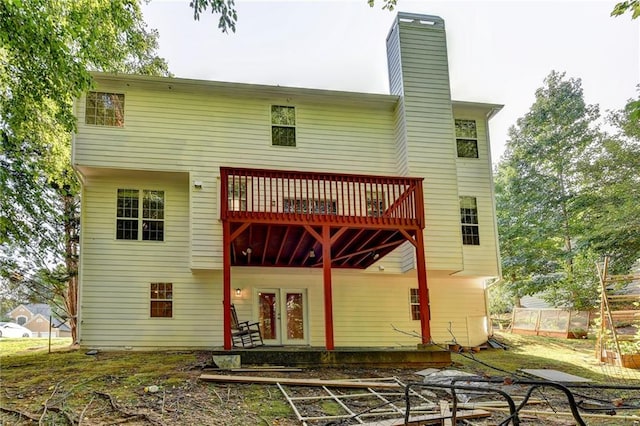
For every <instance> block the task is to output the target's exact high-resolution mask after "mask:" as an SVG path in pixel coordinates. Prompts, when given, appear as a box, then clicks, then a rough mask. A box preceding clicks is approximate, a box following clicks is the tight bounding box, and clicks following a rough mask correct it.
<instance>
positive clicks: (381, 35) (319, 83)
mask: <svg viewBox="0 0 640 426" xmlns="http://www.w3.org/2000/svg"><path fill="white" fill-rule="evenodd" d="M615 3H616V1H607V0H597V1H596V0H594V1H586V0H581V1H577V0H555V1H541V0H529V1H523V0H509V1H507V0H503V1H483V0H475V1H458V0H449V1H429V0H422V1H405V0H398V3H397V7H396V10H395V11H393V12H389V11H387V10H382V5H383V2H382V0H376V4H375V6H374V7H373V8H371V7H369V6H368V4H367V0H340V1H338V0H332V1H330V0H314V1H311V0H290V1H279V2H276V1H267V0H236V9H237V12H238V22H237V29H236V32H235V33H233V32H230V33H229V34H224V33H222V32H221V31H220V30H219V29H218V26H217V25H218V21H217V17H215V16H213V15H211V14H210V13H209V12H207V13H206V14H205V15H204V16H202V17H201V19H200V20H199V21H194V19H193V11H192V9H191V8H190V7H189V0H179V1H178V0H173V1H169V0H153V1H151V2H150V3H148V4H147V5H144V6H143V13H144V17H145V21H146V22H147V24H148V25H149V27H150V28H155V29H157V30H158V32H159V34H160V48H159V54H160V56H162V57H164V58H165V59H166V60H167V62H168V63H169V69H170V71H171V72H172V73H173V74H174V75H175V76H176V77H181V78H194V79H202V80H215V81H229V82H239V83H254V84H268V85H280V86H292V87H308V88H317V89H329V90H345V91H355V92H367V93H389V83H388V77H387V59H386V44H385V40H386V37H387V34H388V32H389V29H390V28H391V25H392V23H393V20H394V18H395V15H396V12H397V11H402V12H410V13H422V14H428V15H437V16H440V17H442V18H443V19H444V20H445V26H446V31H447V47H448V55H449V73H450V81H451V94H452V98H453V99H455V100H460V101H473V102H486V103H496V104H503V105H504V108H503V110H502V111H501V112H500V113H499V114H498V115H496V116H495V117H494V118H493V119H492V120H491V122H490V135H491V145H492V149H491V151H492V159H493V162H494V163H497V162H498V161H499V159H500V157H501V155H502V153H503V151H504V144H505V142H506V141H507V138H508V133H507V132H508V129H509V127H510V126H512V125H514V124H515V123H516V120H517V119H518V118H519V117H522V116H523V115H525V114H526V113H527V111H529V108H530V107H531V105H532V103H533V102H534V100H535V91H536V89H537V88H540V87H542V85H543V82H544V79H545V77H546V76H547V75H548V74H549V73H550V72H551V71H552V70H556V71H560V72H566V76H567V78H580V79H581V80H582V87H583V90H584V98H585V101H586V102H587V103H589V104H597V105H599V106H600V111H601V112H602V113H603V115H604V114H606V111H607V110H615V109H621V108H623V107H624V105H625V103H626V101H627V100H628V99H630V98H632V97H637V95H638V94H639V92H638V89H637V86H638V84H640V18H639V19H636V20H632V19H631V16H630V14H627V15H624V16H620V17H611V16H610V13H611V10H612V9H613V7H614V5H615Z"/></svg>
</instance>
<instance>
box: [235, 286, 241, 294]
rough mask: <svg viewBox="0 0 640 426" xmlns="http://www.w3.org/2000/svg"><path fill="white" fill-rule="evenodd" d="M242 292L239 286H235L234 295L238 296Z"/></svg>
mask: <svg viewBox="0 0 640 426" xmlns="http://www.w3.org/2000/svg"><path fill="white" fill-rule="evenodd" d="M241 294H242V289H241V288H240V287H238V288H236V296H240V295H241Z"/></svg>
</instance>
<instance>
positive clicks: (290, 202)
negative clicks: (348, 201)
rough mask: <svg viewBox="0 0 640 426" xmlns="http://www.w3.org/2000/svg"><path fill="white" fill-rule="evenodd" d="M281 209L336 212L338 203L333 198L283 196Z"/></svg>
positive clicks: (293, 211)
mask: <svg viewBox="0 0 640 426" xmlns="http://www.w3.org/2000/svg"><path fill="white" fill-rule="evenodd" d="M283 211H284V212H285V213H314V214H337V213H338V203H337V202H336V201H335V200H321V199H315V200H308V199H306V198H305V199H299V198H296V199H293V198H285V199H284V200H283Z"/></svg>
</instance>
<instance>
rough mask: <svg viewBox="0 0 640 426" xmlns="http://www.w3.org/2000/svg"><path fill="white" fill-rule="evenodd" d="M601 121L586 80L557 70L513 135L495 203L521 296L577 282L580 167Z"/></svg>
mask: <svg viewBox="0 0 640 426" xmlns="http://www.w3.org/2000/svg"><path fill="white" fill-rule="evenodd" d="M597 117H598V109H597V107H595V106H590V105H587V104H586V103H585V102H584V99H583V93H582V84H581V81H580V80H579V79H572V78H569V79H567V78H565V74H564V73H558V72H555V71H554V72H551V74H549V76H547V78H546V79H545V81H544V86H543V87H541V88H539V89H538V90H537V91H536V94H535V102H534V104H533V105H532V106H531V108H530V110H529V112H528V113H527V114H526V115H525V116H524V117H522V118H520V119H518V121H517V124H516V126H513V127H512V128H511V129H510V130H509V140H508V142H507V145H506V151H505V154H504V157H503V159H502V161H501V162H500V164H499V166H498V173H497V177H496V181H497V182H496V203H497V214H498V227H499V231H500V238H501V251H502V259H503V262H504V263H503V265H504V269H503V270H504V273H505V276H506V278H507V280H508V282H509V283H510V285H511V288H512V291H513V292H514V293H515V294H516V295H518V296H522V295H525V294H534V293H537V292H539V291H542V290H543V289H548V288H550V287H554V286H560V287H562V286H563V285H564V284H566V283H567V282H568V281H570V280H571V279H572V277H573V275H574V258H575V256H576V252H577V250H578V248H577V247H576V246H575V244H576V241H577V237H578V236H579V230H580V228H581V219H580V212H579V210H578V209H577V207H576V200H577V198H578V195H579V193H580V184H581V178H580V173H579V167H580V164H581V163H582V161H584V153H585V152H586V150H587V148H588V147H589V146H591V145H592V144H593V143H594V142H595V141H596V140H597V135H598V134H597V132H596V131H595V130H594V129H593V128H592V126H591V123H592V122H593V121H594V120H595V119H596V118H597ZM558 302H559V303H563V302H564V303H567V302H570V303H573V301H571V300H566V299H565V300H563V301H562V302H561V301H558Z"/></svg>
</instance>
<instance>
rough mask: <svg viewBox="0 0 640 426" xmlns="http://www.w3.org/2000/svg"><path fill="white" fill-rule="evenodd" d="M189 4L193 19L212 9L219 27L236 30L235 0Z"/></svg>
mask: <svg viewBox="0 0 640 426" xmlns="http://www.w3.org/2000/svg"><path fill="white" fill-rule="evenodd" d="M397 2H398V0H383V2H382V3H383V4H382V9H384V10H389V11H392V10H394V9H395V7H396V4H397ZM367 3H368V4H369V6H370V7H374V6H375V0H367ZM189 6H190V7H191V8H192V9H193V19H195V20H196V21H198V20H200V16H201V15H202V14H203V13H206V12H207V10H210V11H211V13H212V14H213V15H218V28H219V29H220V30H221V31H222V32H223V33H228V32H229V30H231V31H232V32H236V23H237V22H238V12H237V11H236V8H235V0H191V2H189Z"/></svg>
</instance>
